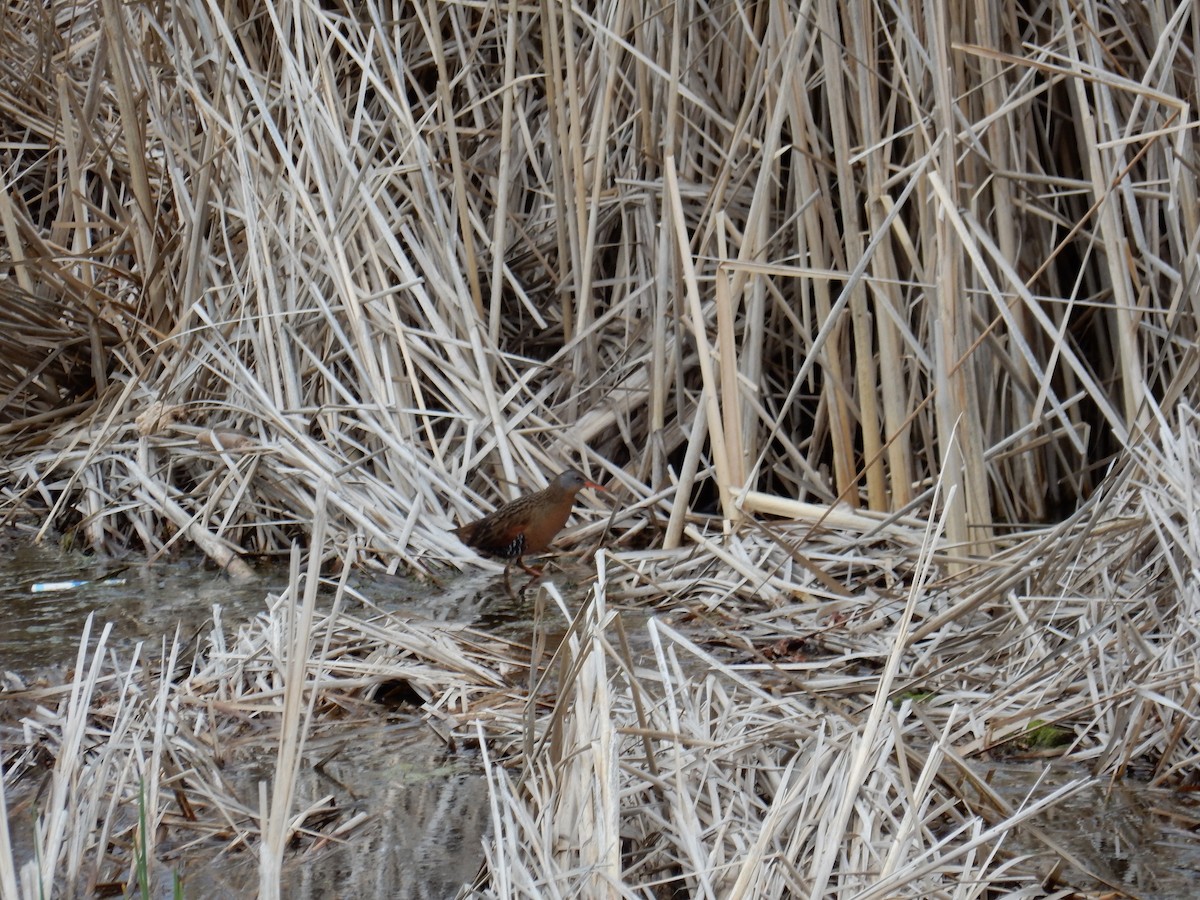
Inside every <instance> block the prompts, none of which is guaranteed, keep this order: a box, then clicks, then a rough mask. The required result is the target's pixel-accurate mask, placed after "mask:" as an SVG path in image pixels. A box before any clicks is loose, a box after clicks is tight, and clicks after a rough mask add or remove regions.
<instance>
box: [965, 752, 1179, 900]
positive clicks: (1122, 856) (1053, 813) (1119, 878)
mask: <svg viewBox="0 0 1200 900" xmlns="http://www.w3.org/2000/svg"><path fill="white" fill-rule="evenodd" d="M978 769H979V770H981V772H980V774H983V775H985V777H986V779H987V781H988V782H989V783H990V784H991V786H992V788H993V789H995V790H996V792H997V793H998V794H1000V796H1002V797H1003V798H1004V799H1005V800H1007V801H1008V802H1009V803H1011V804H1013V805H1014V806H1018V805H1020V803H1021V800H1022V799H1023V798H1025V797H1027V796H1029V795H1030V793H1031V792H1033V794H1034V795H1035V796H1043V795H1045V794H1048V793H1050V792H1051V791H1053V790H1054V789H1055V788H1057V787H1060V786H1061V785H1063V784H1065V783H1067V782H1068V781H1072V780H1074V779H1076V778H1080V777H1081V776H1083V777H1086V775H1087V774H1088V772H1087V771H1086V770H1085V769H1083V768H1082V767H1079V766H1069V765H1047V764H1046V763H1044V762H1029V763H1019V762H1004V763H991V764H987V765H982V764H981V765H980V766H979V767H978ZM1035 784H1036V788H1035ZM1196 799H1197V798H1196V797H1195V795H1193V794H1188V793H1180V792H1178V791H1172V790H1168V789H1166V788H1153V789H1151V788H1148V787H1146V786H1144V785H1140V784H1137V783H1136V782H1132V781H1120V782H1117V783H1115V784H1109V783H1108V782H1107V781H1102V780H1097V781H1096V782H1095V783H1094V784H1093V785H1091V786H1090V787H1087V788H1085V789H1083V790H1082V791H1080V792H1079V793H1078V794H1075V795H1074V796H1073V797H1071V798H1070V799H1069V800H1066V801H1064V802H1062V803H1058V804H1056V805H1054V806H1052V807H1050V809H1049V810H1047V811H1046V812H1045V813H1044V814H1042V815H1041V816H1039V817H1037V818H1035V819H1033V820H1032V822H1031V824H1032V825H1033V826H1034V827H1035V828H1039V829H1041V830H1042V831H1043V832H1044V833H1046V834H1047V835H1048V836H1050V837H1051V838H1052V839H1053V840H1055V841H1058V842H1060V843H1061V844H1062V845H1063V846H1064V848H1065V849H1066V850H1068V851H1069V852H1070V853H1072V854H1073V855H1074V856H1075V857H1076V859H1078V861H1079V862H1080V863H1081V864H1082V865H1083V866H1086V871H1083V872H1078V871H1068V872H1066V873H1064V875H1063V877H1064V879H1065V881H1066V882H1067V883H1069V884H1073V885H1088V884H1089V883H1091V884H1092V885H1093V886H1094V887H1095V888H1096V889H1098V890H1100V889H1103V888H1115V889H1117V890H1121V891H1123V892H1127V893H1128V894H1129V895H1131V896H1136V897H1140V898H1143V900H1175V898H1181V900H1182V898H1188V900H1191V898H1194V897H1198V896H1200V844H1198V843H1197V841H1196V836H1195V832H1196V828H1197V827H1198V826H1200V815H1198V812H1197V808H1196ZM1005 848H1006V849H1007V850H1008V851H1009V852H1010V853H1030V854H1034V855H1042V856H1044V857H1045V858H1046V859H1047V860H1048V867H1049V866H1050V865H1054V864H1056V863H1057V862H1058V857H1057V856H1056V855H1053V854H1051V853H1050V851H1048V850H1047V849H1046V847H1045V845H1044V844H1042V843H1040V842H1039V841H1038V840H1037V839H1036V838H1034V837H1032V836H1030V835H1027V834H1022V832H1021V830H1020V829H1018V830H1017V832H1016V833H1015V834H1014V835H1012V836H1010V837H1009V839H1008V840H1007V841H1006V842H1005Z"/></svg>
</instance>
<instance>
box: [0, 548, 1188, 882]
mask: <svg viewBox="0 0 1200 900" xmlns="http://www.w3.org/2000/svg"><path fill="white" fill-rule="evenodd" d="M0 549H3V551H4V552H3V553H2V554H0V603H3V607H0V608H2V609H3V617H4V618H3V621H4V627H3V628H0V674H3V673H4V672H12V673H15V674H16V676H17V677H18V678H19V679H22V680H25V679H30V678H32V677H35V676H37V675H45V674H47V673H48V672H50V673H51V680H55V681H61V680H63V679H62V677H61V673H60V677H58V678H55V677H53V674H52V673H53V670H55V669H62V668H64V667H68V666H70V665H71V664H72V663H73V662H74V660H75V657H76V653H77V649H78V641H79V635H80V632H81V630H82V627H83V624H84V622H85V620H86V618H87V615H88V614H89V612H92V611H94V612H95V613H96V621H97V625H99V624H102V623H103V622H106V621H112V622H113V623H114V634H113V637H112V638H111V639H110V642H111V643H110V646H117V647H120V646H122V645H124V646H125V647H130V646H132V644H133V643H134V642H135V641H138V640H147V641H150V642H152V643H153V644H155V645H157V644H158V643H159V642H160V641H161V640H163V638H164V636H165V638H166V639H167V640H169V639H170V637H171V636H172V635H173V634H174V632H175V630H176V628H177V627H178V628H179V629H180V631H181V634H183V635H184V636H185V638H186V637H188V636H189V634H190V633H194V632H195V631H197V630H199V629H202V628H208V627H211V624H212V621H213V614H212V607H213V605H214V604H217V605H220V606H221V607H222V619H223V621H224V625H225V630H226V631H227V632H229V631H232V630H234V629H236V627H237V626H238V624H239V623H241V622H243V621H245V620H246V619H248V618H250V617H252V616H254V615H257V614H258V613H259V612H261V611H262V610H263V609H264V608H265V601H266V597H267V595H268V594H269V593H271V594H278V593H279V592H280V591H281V590H282V589H283V588H284V587H285V586H286V584H287V572H286V569H285V567H283V566H282V565H279V566H267V567H263V568H262V569H261V571H260V573H259V577H258V578H257V579H255V580H254V581H252V582H249V583H244V584H238V583H235V582H233V581H231V580H230V579H229V578H227V577H225V576H224V575H223V574H221V573H220V572H218V571H216V570H214V569H213V568H211V567H210V566H209V565H207V564H206V563H204V561H202V560H199V559H194V560H189V561H183V562H171V563H159V564H155V565H145V564H137V565H131V566H129V567H127V568H124V569H123V570H121V571H115V570H117V569H120V568H121V564H120V563H116V562H113V561H111V560H96V559H94V558H90V557H87V556H84V555H81V554H73V553H68V552H64V551H61V550H59V549H57V548H52V547H49V548H48V547H32V546H30V545H28V544H23V543H20V542H10V543H7V544H5V543H4V542H3V541H2V540H0ZM113 577H115V578H117V579H123V581H124V583H121V584H102V583H98V582H102V581H104V580H106V579H109V578H113ZM64 581H87V582H89V583H88V584H86V585H81V586H79V587H74V588H71V589H68V590H59V591H45V592H35V591H34V590H33V589H32V588H33V585H34V584H39V583H45V582H64ZM562 585H563V587H562V590H563V593H564V594H568V593H569V592H570V591H571V589H572V585H570V584H569V583H568V582H567V581H566V580H565V579H564V580H563V582H562ZM352 587H353V591H354V592H355V593H356V594H357V598H356V599H355V600H354V602H357V603H359V604H362V605H364V606H365V607H366V608H367V609H376V610H382V611H403V612H404V613H405V614H407V615H417V616H421V617H424V618H427V619H432V620H436V621H446V622H460V623H470V624H472V625H473V626H474V627H475V628H478V629H480V630H483V631H486V632H489V633H492V634H498V635H502V636H505V637H510V638H515V639H520V640H524V639H527V638H528V636H529V634H530V632H531V630H532V629H533V627H534V620H535V619H536V620H537V623H538V624H537V627H538V629H539V630H540V632H541V634H542V636H543V637H544V638H545V640H546V642H547V645H548V646H547V649H548V650H550V651H552V645H553V643H554V642H555V640H556V638H557V637H561V635H562V633H563V632H564V630H565V627H566V624H567V623H566V622H565V620H564V619H563V618H562V616H561V615H560V614H559V613H558V612H557V610H556V609H555V608H554V606H553V605H552V604H547V606H546V608H544V609H542V610H540V611H539V610H537V609H536V608H535V605H534V600H533V599H531V598H529V597H528V596H526V597H522V598H516V597H513V596H512V595H510V594H509V593H507V592H506V591H505V590H504V589H503V587H502V586H501V585H500V583H499V582H498V580H497V579H496V578H495V577H494V576H492V575H488V574H482V573H481V574H480V575H478V576H476V577H468V578H462V579H459V580H458V581H457V582H456V583H455V584H454V585H453V587H452V588H451V589H449V590H437V589H433V588H431V587H430V586H429V585H426V584H421V583H416V582H412V581H410V580H407V579H405V578H401V577H387V576H370V577H368V576H356V577H355V578H354V579H353V581H352ZM542 599H544V598H542ZM698 637H699V636H698ZM314 761H320V763H321V764H320V765H315V764H314ZM274 763H275V757H274V752H273V751H268V750H267V749H265V748H264V747H258V748H255V747H253V746H248V747H247V748H245V749H244V750H243V751H242V752H240V753H239V754H238V756H237V758H236V759H235V760H232V761H231V764H230V765H229V766H228V767H227V768H226V770H225V776H226V777H227V779H228V781H229V784H230V785H231V787H232V788H233V790H234V792H235V794H236V795H237V796H238V797H239V798H241V799H242V801H243V802H244V803H245V805H246V806H247V807H250V808H257V806H258V785H259V782H260V781H270V779H271V777H272V775H273V767H274ZM978 771H979V773H980V775H981V776H983V777H985V778H986V779H987V780H988V781H989V782H990V783H991V785H992V786H993V788H994V789H995V790H997V792H999V793H1000V794H1001V795H1002V796H1003V797H1005V799H1006V800H1007V801H1008V802H1009V803H1010V804H1012V805H1013V806H1020V805H1021V801H1022V798H1024V797H1026V796H1027V795H1029V794H1031V793H1032V794H1033V795H1035V796H1041V795H1044V794H1046V793H1049V792H1050V791H1052V790H1053V789H1054V788H1056V787H1057V786H1059V785H1060V784H1062V783H1064V782H1065V781H1068V780H1074V779H1078V778H1080V777H1085V776H1086V774H1087V773H1086V771H1084V770H1082V769H1081V768H1079V767H1072V766H1065V765H1062V764H1059V763H1054V762H1046V761H1040V760H1039V761H1025V762H1023V761H1014V760H1008V761H1002V762H992V763H979V764H978ZM11 787H12V786H11V785H10V788H11ZM330 794H332V795H334V796H335V797H336V798H337V802H338V803H339V807H338V810H337V816H338V820H339V821H342V822H345V821H349V820H350V819H351V818H352V817H353V816H355V815H357V814H360V813H363V814H366V815H367V816H368V817H369V818H368V819H367V821H366V822H365V823H363V824H361V825H359V826H358V827H356V828H355V829H354V830H353V831H352V832H351V833H350V835H349V839H348V840H347V841H346V842H344V843H336V842H330V843H327V844H324V845H321V846H317V847H309V849H308V850H306V851H303V852H302V853H297V854H292V855H290V856H289V857H288V860H287V862H286V864H285V870H284V878H283V885H284V890H285V895H286V896H288V897H294V898H339V897H345V898H355V900H360V898H365V897H389V898H422V900H425V898H429V900H432V898H451V897H455V896H457V895H458V892H459V889H460V887H461V886H462V885H463V884H467V883H470V882H471V881H472V880H473V878H474V877H475V874H476V873H477V871H478V870H479V867H480V864H481V863H482V861H483V850H482V841H483V840H484V838H485V837H486V835H487V833H488V827H489V821H488V792H487V785H486V782H485V780H484V777H483V775H482V765H481V764H480V761H479V759H478V758H477V757H476V756H475V755H474V754H473V752H471V751H468V750H458V751H456V752H449V751H448V750H447V748H446V745H445V744H444V743H443V742H442V741H441V740H440V739H438V738H437V737H436V736H435V735H434V734H433V732H432V731H431V729H430V728H429V727H428V726H427V725H426V724H425V723H424V721H423V719H422V717H421V714H420V712H419V711H416V710H412V711H409V712H394V711H393V712H389V711H388V710H386V709H384V708H383V707H380V708H379V709H377V710H374V711H368V713H367V715H366V716H360V717H358V718H357V719H355V721H352V722H347V723H346V727H345V728H344V729H338V730H337V732H336V734H335V736H333V737H318V738H314V739H313V740H312V741H310V743H309V744H308V746H307V747H306V754H305V764H304V765H303V766H302V767H301V771H300V777H299V782H298V785H297V797H296V804H295V805H296V808H304V807H306V806H307V805H309V804H311V803H313V802H314V801H316V800H317V799H319V798H322V797H325V796H327V795H330ZM1198 801H1200V797H1198V796H1197V795H1195V794H1190V793H1180V792H1176V791H1171V790H1166V789H1155V790H1150V789H1148V788H1146V787H1145V786H1144V785H1140V784H1137V783H1135V782H1132V781H1125V782H1122V783H1119V784H1117V785H1114V786H1112V787H1109V786H1107V785H1106V784H1105V783H1103V782H1097V783H1095V784H1094V785H1091V786H1089V787H1088V788H1086V789H1085V790H1084V791H1082V792H1081V793H1079V794H1078V795H1076V796H1075V797H1073V798H1071V799H1069V800H1067V801H1065V802H1063V803H1061V804H1059V805H1058V806H1056V807H1054V808H1053V809H1051V810H1050V811H1048V812H1047V813H1045V814H1043V815H1042V816H1040V817H1039V818H1037V819H1035V820H1033V822H1032V823H1031V824H1032V825H1034V826H1035V827H1037V828H1040V829H1043V830H1044V831H1045V832H1046V833H1048V834H1050V835H1052V836H1053V838H1054V839H1055V840H1057V841H1059V842H1060V843H1061V844H1062V845H1063V846H1064V847H1065V848H1066V849H1067V850H1068V851H1069V852H1070V853H1071V854H1073V855H1074V856H1075V857H1076V858H1077V859H1078V860H1079V861H1080V863H1081V864H1082V866H1083V868H1082V870H1080V871H1072V870H1064V872H1063V873H1062V875H1063V878H1064V880H1065V881H1066V883H1069V884H1072V885H1076V886H1087V885H1092V886H1093V888H1094V890H1096V891H1100V892H1103V891H1106V890H1112V889H1116V890H1118V891H1121V892H1122V893H1124V894H1125V895H1129V896H1137V897H1142V898H1146V900H1174V898H1191V897H1197V896H1200V841H1198V840H1197V837H1196V835H1197V832H1198V831H1200V810H1198ZM13 825H14V828H15V829H16V830H17V832H18V835H17V836H16V837H17V839H18V842H20V841H19V838H20V835H19V832H20V831H21V830H22V829H27V828H28V826H29V818H28V815H26V816H25V817H24V818H23V819H21V820H17V819H14V821H13ZM194 839H195V835H194V833H191V832H190V831H187V830H184V831H182V832H180V833H179V834H178V836H177V835H176V834H174V833H173V832H172V831H171V829H170V827H169V826H167V827H164V829H163V831H162V833H161V834H160V835H159V845H158V846H159V850H160V857H161V859H160V862H161V865H160V866H159V867H158V868H157V871H158V873H159V876H160V880H159V882H158V883H157V884H155V885H154V889H153V891H152V895H154V896H161V897H169V896H171V894H172V890H173V884H172V883H171V879H173V877H174V876H175V875H176V874H178V875H179V877H180V878H181V879H182V884H183V892H184V896H188V897H206V898H229V900H233V898H242V897H247V896H253V895H254V894H255V893H256V890H257V884H258V871H259V860H258V855H257V853H256V852H254V851H253V850H241V851H236V850H235V851H232V852H231V851H230V850H229V843H230V841H229V838H228V835H225V836H222V837H219V838H214V839H213V841H212V842H211V844H207V845H206V844H204V843H191V842H193V841H194ZM1005 849H1006V850H1007V851H1009V852H1012V853H1021V854H1031V855H1033V856H1035V857H1038V858H1039V859H1042V860H1044V862H1045V868H1046V869H1047V870H1048V869H1049V868H1051V867H1052V866H1053V865H1054V864H1055V863H1056V862H1057V859H1056V858H1054V857H1052V856H1051V854H1050V853H1049V852H1048V851H1047V850H1046V848H1045V846H1044V844H1042V843H1039V842H1038V841H1037V840H1036V839H1033V838H1031V837H1029V836H1028V834H1022V833H1021V832H1018V833H1016V834H1014V835H1013V836H1012V837H1010V838H1009V839H1008V840H1007V841H1006V845H1005Z"/></svg>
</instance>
